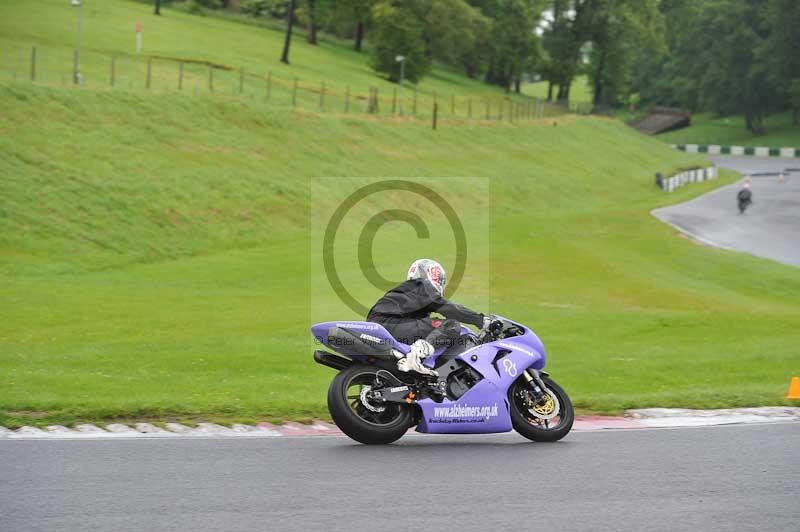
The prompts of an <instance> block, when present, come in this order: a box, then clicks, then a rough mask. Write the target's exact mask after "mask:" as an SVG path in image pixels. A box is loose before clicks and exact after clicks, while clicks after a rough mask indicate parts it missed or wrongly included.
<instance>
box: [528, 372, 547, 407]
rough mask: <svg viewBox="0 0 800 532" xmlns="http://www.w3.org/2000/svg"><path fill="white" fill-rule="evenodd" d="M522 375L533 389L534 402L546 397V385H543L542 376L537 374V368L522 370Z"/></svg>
mask: <svg viewBox="0 0 800 532" xmlns="http://www.w3.org/2000/svg"><path fill="white" fill-rule="evenodd" d="M522 375H523V376H524V377H525V380H526V381H528V386H530V387H531V390H533V395H534V399H535V400H536V402H539V401H540V400H541V399H544V398H545V397H547V392H546V390H547V387H546V386H545V385H544V381H543V380H542V376H541V375H539V372H538V371H537V370H535V369H526V370H525V371H524V372H522Z"/></svg>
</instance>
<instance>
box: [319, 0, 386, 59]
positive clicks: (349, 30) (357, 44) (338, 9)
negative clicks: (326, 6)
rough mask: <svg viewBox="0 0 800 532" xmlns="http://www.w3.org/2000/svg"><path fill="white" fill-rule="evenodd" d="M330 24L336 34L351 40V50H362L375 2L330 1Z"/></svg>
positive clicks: (355, 0) (353, 0)
mask: <svg viewBox="0 0 800 532" xmlns="http://www.w3.org/2000/svg"><path fill="white" fill-rule="evenodd" d="M330 2H331V4H332V5H331V9H330V13H331V23H332V24H333V26H335V29H336V30H337V34H339V35H340V36H342V37H352V38H353V48H354V49H355V50H356V51H357V52H360V51H362V50H363V45H364V37H365V34H366V30H367V26H368V25H369V24H370V23H371V17H372V8H373V6H374V5H375V0H330Z"/></svg>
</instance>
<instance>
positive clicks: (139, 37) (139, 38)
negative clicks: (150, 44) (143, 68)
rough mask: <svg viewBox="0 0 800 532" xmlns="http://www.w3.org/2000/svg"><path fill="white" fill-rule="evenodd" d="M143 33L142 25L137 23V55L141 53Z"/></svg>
mask: <svg viewBox="0 0 800 532" xmlns="http://www.w3.org/2000/svg"><path fill="white" fill-rule="evenodd" d="M143 33H144V32H143V31H142V23H141V22H137V23H136V53H137V54H140V53H142V34H143Z"/></svg>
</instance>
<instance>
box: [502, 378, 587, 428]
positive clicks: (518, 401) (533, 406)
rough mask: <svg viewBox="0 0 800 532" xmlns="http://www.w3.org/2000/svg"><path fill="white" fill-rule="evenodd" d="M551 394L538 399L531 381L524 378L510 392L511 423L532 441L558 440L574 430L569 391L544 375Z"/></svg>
mask: <svg viewBox="0 0 800 532" xmlns="http://www.w3.org/2000/svg"><path fill="white" fill-rule="evenodd" d="M542 380H543V381H544V385H545V387H546V388H547V392H548V397H547V398H546V399H544V400H540V401H535V398H534V395H533V390H531V387H530V385H529V384H528V381H527V380H525V378H524V377H520V378H519V379H517V380H516V382H514V384H513V385H512V386H511V388H510V389H509V391H508V401H509V403H510V407H511V408H510V410H511V424H512V425H513V426H514V430H516V431H517V432H519V433H520V434H521V435H522V436H525V437H526V438H528V439H529V440H533V441H538V442H554V441H558V440H560V439H561V438H563V437H564V436H566V435H567V433H568V432H569V431H570V430H571V429H572V423H573V422H574V421H575V410H574V409H573V407H572V401H570V399H569V396H568V395H567V392H565V391H564V389H563V388H561V386H559V385H558V384H556V383H555V381H553V380H552V379H550V378H548V377H544V376H543V377H542Z"/></svg>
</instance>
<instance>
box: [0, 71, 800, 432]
mask: <svg viewBox="0 0 800 532" xmlns="http://www.w3.org/2000/svg"><path fill="white" fill-rule="evenodd" d="M0 108H2V109H3V113H2V114H0V130H1V131H2V134H0V153H1V154H2V157H0V192H1V193H0V197H2V204H0V300H1V301H2V305H1V306H0V308H2V311H0V313H1V314H2V319H0V424H2V425H6V426H18V425H20V424H26V423H33V424H40V425H44V424H50V423H56V422H60V423H71V422H76V421H98V420H108V419H189V420H191V419H208V420H213V421H232V420H240V421H248V420H262V419H282V418H290V419H308V418H311V417H321V418H325V417H327V413H326V407H325V399H324V398H325V393H326V387H327V384H328V382H329V380H330V379H331V377H332V372H331V371H330V370H328V369H327V368H322V367H319V366H317V365H316V364H314V363H313V362H312V361H311V352H312V350H313V348H314V346H313V343H312V341H311V338H310V336H309V334H308V326H309V321H310V318H309V316H310V315H311V314H312V311H314V310H315V309H312V308H311V305H310V290H311V288H310V287H311V285H312V283H313V282H316V281H315V280H314V279H312V278H311V271H312V268H311V264H310V263H311V260H312V259H311V256H310V254H309V242H310V236H309V235H310V231H311V225H312V224H311V223H310V219H311V217H312V216H313V213H314V205H313V204H312V203H311V200H310V195H309V179H310V178H313V177H319V176H334V177H340V178H342V179H346V178H352V177H359V176H361V177H363V176H370V177H375V178H381V177H395V176H408V177H427V178H433V177H447V176H454V177H458V176H477V177H485V178H487V179H489V180H490V183H491V198H490V199H491V202H490V209H491V217H492V218H491V219H492V221H491V227H490V228H488V230H489V234H490V236H491V247H490V254H489V257H490V264H474V265H472V266H471V267H476V268H486V269H489V268H490V269H491V277H490V280H491V282H490V285H489V286H480V285H474V284H470V281H469V279H465V282H464V283H463V284H462V288H461V290H460V291H459V293H458V297H457V299H458V300H460V301H461V302H463V303H465V304H468V305H470V304H476V303H477V302H478V301H482V300H483V299H484V298H485V296H487V295H488V299H489V300H490V301H491V304H490V307H491V308H489V309H486V310H489V311H492V312H496V313H499V314H503V315H507V316H509V317H514V318H516V319H518V320H520V321H522V322H523V323H527V324H530V325H531V326H532V327H533V328H534V329H535V330H536V331H537V333H539V334H540V336H541V337H542V339H543V340H544V342H545V345H547V347H548V349H549V363H548V368H549V370H550V371H551V372H552V374H553V375H554V378H556V380H557V381H559V382H560V383H562V384H563V385H564V387H565V388H566V389H567V390H568V391H569V393H570V394H571V396H572V397H573V399H574V401H575V404H576V405H577V407H578V408H579V409H582V410H583V411H593V412H605V413H610V412H618V411H620V410H621V409H625V408H629V407H634V406H635V407H646V406H683V407H717V406H752V405H759V404H785V403H786V402H787V401H786V400H785V399H783V398H782V396H783V394H784V393H785V389H786V385H787V384H788V381H789V377H790V376H791V375H792V374H797V373H798V371H800V357H798V354H797V351H796V346H797V345H798V343H800V309H798V305H797V294H798V293H800V270H798V269H796V268H791V267H788V266H784V265H780V264H777V263H773V262H770V261H767V260H762V259H757V258H754V257H750V256H747V255H744V254H738V253H733V252H728V251H724V250H718V249H711V248H707V247H703V246H699V245H697V244H695V243H693V242H691V241H689V240H686V239H685V238H682V237H680V236H679V235H677V234H676V232H675V231H674V230H673V229H671V228H670V227H668V226H666V225H664V224H662V223H661V222H659V221H658V220H656V219H655V218H653V217H652V216H651V215H650V214H649V211H650V210H651V209H653V208H655V207H658V206H661V205H666V204H669V203H673V202H677V201H682V200H686V199H689V198H691V197H694V196H696V195H698V194H701V193H703V192H706V191H709V190H711V189H713V188H715V187H717V186H719V185H721V184H723V183H726V182H730V181H731V180H732V179H733V177H734V176H733V175H732V174H725V175H724V177H723V178H722V179H721V180H719V181H716V182H706V183H700V184H695V185H692V186H688V187H685V188H682V189H680V190H678V191H677V192H675V193H673V194H671V195H666V194H664V193H663V192H661V191H660V190H658V189H657V188H656V187H655V186H654V184H653V177H652V176H653V173H654V172H656V171H661V172H662V173H665V174H670V173H673V172H675V171H676V170H678V169H681V168H686V167H690V166H693V165H697V164H703V163H704V160H703V158H702V157H699V156H691V155H687V154H684V153H681V152H678V151H676V150H672V149H671V148H669V147H668V146H665V145H664V144H663V143H662V142H659V141H657V140H655V139H652V138H649V137H645V136H642V135H639V134H637V133H636V132H635V131H633V130H631V129H630V128H629V127H627V126H624V125H622V124H620V123H619V122H617V121H613V120H610V119H603V118H590V117H587V118H579V117H564V118H561V119H558V120H553V119H550V120H546V121H540V122H532V123H526V124H523V125H520V124H507V123H503V124H496V123H493V124H487V123H480V124H478V123H459V124H455V123H448V122H444V123H443V124H442V126H441V127H440V129H439V130H438V131H432V130H431V129H430V127H429V125H428V124H427V123H420V122H416V121H413V120H400V119H396V120H376V119H373V118H368V117H363V116H362V117H354V116H348V117H343V116H335V115H330V114H321V115H317V114H310V113H301V112H289V111H282V110H275V109H274V108H272V107H269V106H266V105H263V104H259V103H258V102H253V101H250V100H238V99H235V98H223V97H220V96H215V95H199V96H198V97H192V98H189V97H184V96H181V95H174V94H147V93H142V92H136V93H129V92H124V91H120V92H113V93H112V92H88V91H78V90H69V89H67V90H59V89H45V88H36V87H30V86H19V85H15V86H3V87H0ZM474 199H475V198H474V197H472V196H470V194H469V191H464V190H458V189H456V190H454V191H453V192H452V198H451V200H452V201H453V202H454V203H455V204H456V205H458V206H460V208H461V212H462V213H468V212H469V210H468V205H469V203H470V202H472V201H474ZM386 201H387V202H388V203H391V200H386ZM388 203H387V204H388ZM382 237H383V238H385V239H387V240H389V241H390V242H401V243H403V245H400V246H391V247H388V246H384V247H383V248H382V249H384V250H385V253H383V254H382V255H381V256H379V257H377V258H376V267H377V269H378V271H380V272H381V273H382V274H383V275H384V276H386V277H390V278H396V277H397V276H399V275H401V274H402V272H403V271H404V269H405V268H406V266H407V264H409V263H410V262H411V261H412V260H413V259H414V258H417V257H418V256H419V255H426V254H431V253H435V252H436V250H437V246H438V243H437V242H426V241H422V240H417V239H416V237H414V235H413V232H410V231H409V230H408V228H407V227H397V228H392V229H387V232H386V233H385V234H382ZM443 260H444V262H445V263H446V264H447V265H449V262H448V260H449V259H448V257H447V256H445V257H444V258H443ZM348 267H349V268H350V269H352V270H353V271H355V270H357V268H358V265H357V261H356V260H355V258H352V259H351V263H350V264H349V266H348ZM359 290H360V292H359V295H361V296H363V297H365V298H376V297H377V296H378V292H377V291H376V290H374V289H372V288H371V287H369V286H368V285H367V283H366V282H365V283H364V286H363V287H362V288H360V289H359ZM353 318H358V316H355V315H342V314H339V313H337V314H336V315H331V316H330V319H353Z"/></svg>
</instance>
